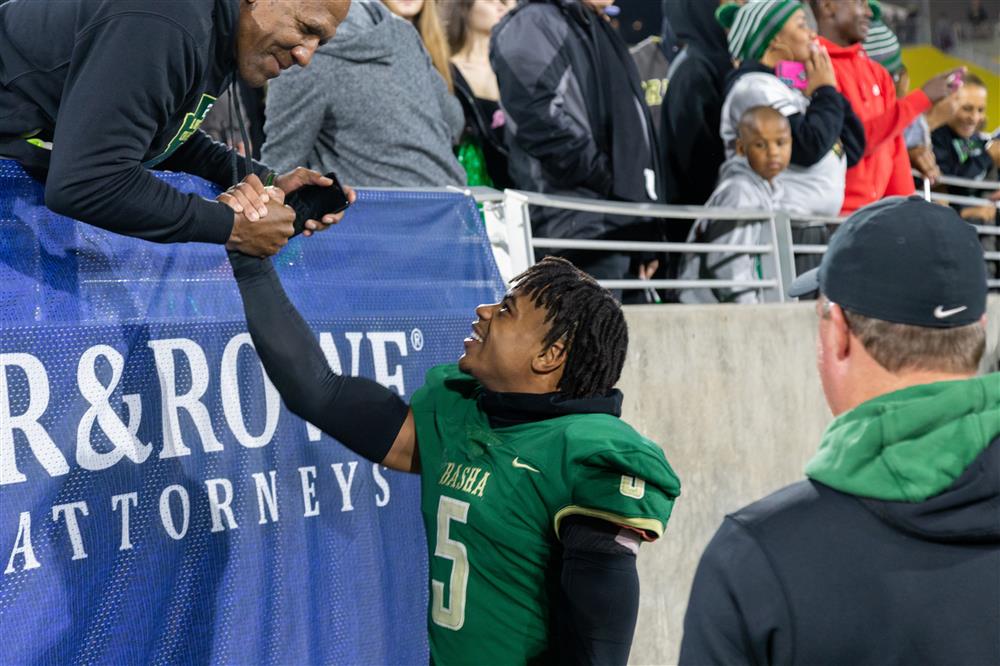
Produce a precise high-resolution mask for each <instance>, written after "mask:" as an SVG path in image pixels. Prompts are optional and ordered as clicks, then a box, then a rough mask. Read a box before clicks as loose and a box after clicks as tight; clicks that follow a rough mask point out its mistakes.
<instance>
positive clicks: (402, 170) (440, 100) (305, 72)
mask: <svg viewBox="0 0 1000 666" xmlns="http://www.w3.org/2000/svg"><path fill="white" fill-rule="evenodd" d="M463 124H464V118H463V115H462V107H461V105H460V104H459V102H458V100H457V99H456V98H455V97H454V96H453V95H451V94H450V93H449V92H448V88H447V86H446V85H445V82H444V79H442V78H441V75H440V74H438V72H437V70H435V69H434V67H433V66H432V65H431V60H430V57H429V56H428V55H427V52H426V50H425V49H424V46H423V42H421V40H420V35H419V34H418V33H417V31H416V29H414V27H413V26H412V25H410V24H409V23H407V22H406V21H405V20H403V19H400V18H398V17H396V16H394V15H393V14H392V13H391V12H390V11H389V10H388V9H387V8H386V7H384V6H383V5H382V3H380V2H367V1H359V0H354V2H352V3H351V9H350V11H349V12H348V14H347V19H346V20H345V21H344V22H343V23H342V24H341V25H340V27H339V28H338V29H337V34H336V35H335V36H334V38H333V39H332V40H330V42H329V43H327V44H326V45H324V46H322V47H320V48H319V49H318V50H317V51H316V54H315V55H314V56H313V60H312V62H311V63H310V64H309V66H308V67H306V68H301V67H293V68H291V69H289V70H286V71H285V72H282V74H281V76H279V77H278V78H277V79H275V80H274V81H272V82H271V84H270V87H269V89H268V93H267V120H266V122H265V123H264V131H265V134H266V135H267V140H266V141H265V142H264V146H263V148H262V154H261V156H262V161H263V162H264V163H266V164H268V165H270V166H271V167H272V168H275V169H278V170H280V171H286V170H288V169H291V168H293V167H296V166H300V165H301V166H306V167H309V168H311V169H315V170H317V171H320V172H322V173H326V172H328V171H335V172H336V173H337V175H338V176H339V177H340V180H341V181H342V182H343V183H345V184H348V185H352V186H360V187H365V186H368V187H444V186H446V185H459V186H461V185H465V171H464V170H463V169H462V166H461V165H460V164H459V163H458V160H456V159H455V156H454V154H453V153H452V144H453V142H454V141H456V140H457V139H458V137H459V135H460V134H461V132H462V127H463Z"/></svg>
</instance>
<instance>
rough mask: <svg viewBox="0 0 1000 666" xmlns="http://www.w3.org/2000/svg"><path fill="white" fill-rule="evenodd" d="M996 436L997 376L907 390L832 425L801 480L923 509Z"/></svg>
mask: <svg viewBox="0 0 1000 666" xmlns="http://www.w3.org/2000/svg"><path fill="white" fill-rule="evenodd" d="M998 435H1000V373H991V374H988V375H985V376H982V377H975V378H972V379H966V380H959V381H947V382H936V383H933V384H922V385H919V386H911V387H908V388H905V389H901V390H899V391H894V392H892V393H887V394H885V395H881V396H878V397H877V398H872V399H871V400H868V401H867V402H864V403H862V404H860V405H858V406H857V407H855V408H854V409H852V410H851V411H849V412H845V413H844V414H841V415H840V416H838V417H837V418H835V419H834V420H833V422H832V423H830V425H829V427H828V428H827V429H826V433H825V434H824V435H823V440H822V442H821V443H820V447H819V452H818V453H817V454H816V456H815V457H814V458H813V459H812V460H810V461H809V464H807V465H806V476H808V477H809V478H811V479H813V480H815V481H819V482H820V483H823V484H825V485H827V486H830V487H831V488H834V489H836V490H839V491H841V492H844V493H848V494H851V495H855V496H858V497H870V498H874V499H879V500H885V501H893V502H921V501H923V500H926V499H927V498H929V497H933V496H935V495H937V494H939V493H941V492H943V491H944V490H946V489H947V488H948V487H949V486H950V485H951V484H952V483H953V482H954V481H955V479H957V478H958V477H959V475H961V474H962V472H963V471H965V469H966V467H968V466H969V464H970V463H972V461H973V460H974V459H975V458H976V457H977V456H978V455H979V454H980V453H982V452H983V451H984V450H985V449H986V447H987V446H988V445H989V444H990V442H991V441H993V440H994V439H996V437H997V436H998Z"/></svg>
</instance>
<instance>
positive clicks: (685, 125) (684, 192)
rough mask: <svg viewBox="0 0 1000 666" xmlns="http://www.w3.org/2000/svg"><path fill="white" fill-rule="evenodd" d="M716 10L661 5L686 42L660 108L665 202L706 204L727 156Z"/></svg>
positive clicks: (700, 4)
mask: <svg viewBox="0 0 1000 666" xmlns="http://www.w3.org/2000/svg"><path fill="white" fill-rule="evenodd" d="M718 6H719V3H718V2H717V1H716V0H668V1H667V2H665V3H664V7H663V8H664V12H665V14H666V16H667V18H668V20H669V21H670V24H671V25H672V26H673V28H674V31H675V32H676V33H677V37H678V38H679V39H680V40H681V41H682V42H684V43H686V44H687V46H686V47H685V48H684V50H683V51H681V53H680V54H679V55H678V56H677V59H676V60H674V62H673V63H672V65H671V68H670V75H669V79H670V82H669V84H668V85H667V94H666V96H665V97H664V98H663V106H662V107H661V113H662V118H661V121H660V154H661V159H662V163H663V189H664V195H665V198H666V202H667V203H670V204H682V205H693V206H701V205H703V204H704V203H705V202H706V201H708V198H709V197H710V196H712V191H713V190H714V189H715V184H716V181H717V180H718V176H719V167H720V166H722V163H723V161H725V157H726V155H725V149H724V147H723V145H722V139H721V138H720V137H719V114H720V113H721V112H722V102H723V100H724V95H723V92H724V89H725V81H726V75H727V74H728V73H729V72H730V71H731V70H732V69H733V63H732V59H731V58H730V56H729V48H728V46H727V43H726V33H725V31H724V30H723V29H722V26H721V25H719V23H718V21H716V20H715V10H716V9H717V8H718ZM679 226H680V227H683V226H684V225H679ZM682 232H683V233H682ZM686 234H687V230H686V229H680V228H678V231H677V233H676V234H670V235H671V236H672V237H675V236H676V237H679V238H680V239H681V240H683V239H684V238H685V237H686Z"/></svg>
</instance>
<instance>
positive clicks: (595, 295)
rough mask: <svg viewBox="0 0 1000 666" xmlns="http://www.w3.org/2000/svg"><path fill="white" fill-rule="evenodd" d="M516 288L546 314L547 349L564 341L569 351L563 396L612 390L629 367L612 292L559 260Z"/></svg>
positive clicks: (527, 275) (518, 280)
mask: <svg viewBox="0 0 1000 666" xmlns="http://www.w3.org/2000/svg"><path fill="white" fill-rule="evenodd" d="M512 284H513V285H514V287H515V288H516V289H518V290H519V291H521V292H522V293H524V294H526V295H527V296H528V297H529V298H531V300H532V301H533V302H534V303H535V305H536V306H538V307H542V308H545V310H547V314H546V315H545V322H546V323H548V324H549V332H548V334H547V335H546V336H545V340H544V344H545V345H546V346H548V345H551V344H553V343H555V342H556V341H558V340H563V342H564V344H565V345H566V368H565V370H563V376H562V379H561V380H560V382H559V390H560V391H562V392H563V393H566V394H567V395H570V396H572V397H574V398H584V397H591V396H596V395H602V394H604V393H606V392H607V391H608V390H610V389H611V388H613V387H614V385H615V383H616V382H617V381H618V378H619V377H620V376H621V373H622V366H623V365H624V364H625V353H626V351H627V350H628V329H627V328H626V326H625V316H624V315H623V314H622V308H621V305H619V303H618V301H616V300H615V298H614V296H612V295H611V292H610V291H608V290H607V289H605V288H604V287H602V286H601V285H599V284H597V281H596V280H594V278H592V277H590V276H589V275H587V274H586V273H584V272H583V271H581V270H580V269H578V268H577V267H576V266H574V265H573V264H571V263H570V262H568V261H566V260H565V259H561V258H559V257H545V258H544V259H542V260H541V261H539V262H538V263H537V264H535V265H534V266H532V267H531V268H529V269H528V270H526V271H525V272H523V273H521V274H520V275H518V276H517V277H515V278H514V279H513V281H512Z"/></svg>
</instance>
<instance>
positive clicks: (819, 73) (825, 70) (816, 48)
mask: <svg viewBox="0 0 1000 666" xmlns="http://www.w3.org/2000/svg"><path fill="white" fill-rule="evenodd" d="M805 64H806V76H807V77H808V85H807V86H806V96H808V97H812V94H813V93H814V92H816V90H818V89H819V88H821V87H823V86H832V87H834V88H836V87H837V73H836V72H835V71H834V69H833V61H832V60H831V59H830V53H829V52H828V51H827V50H826V47H825V46H820V45H819V44H816V43H814V44H813V45H812V51H811V53H810V55H809V59H808V60H806V63H805Z"/></svg>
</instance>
